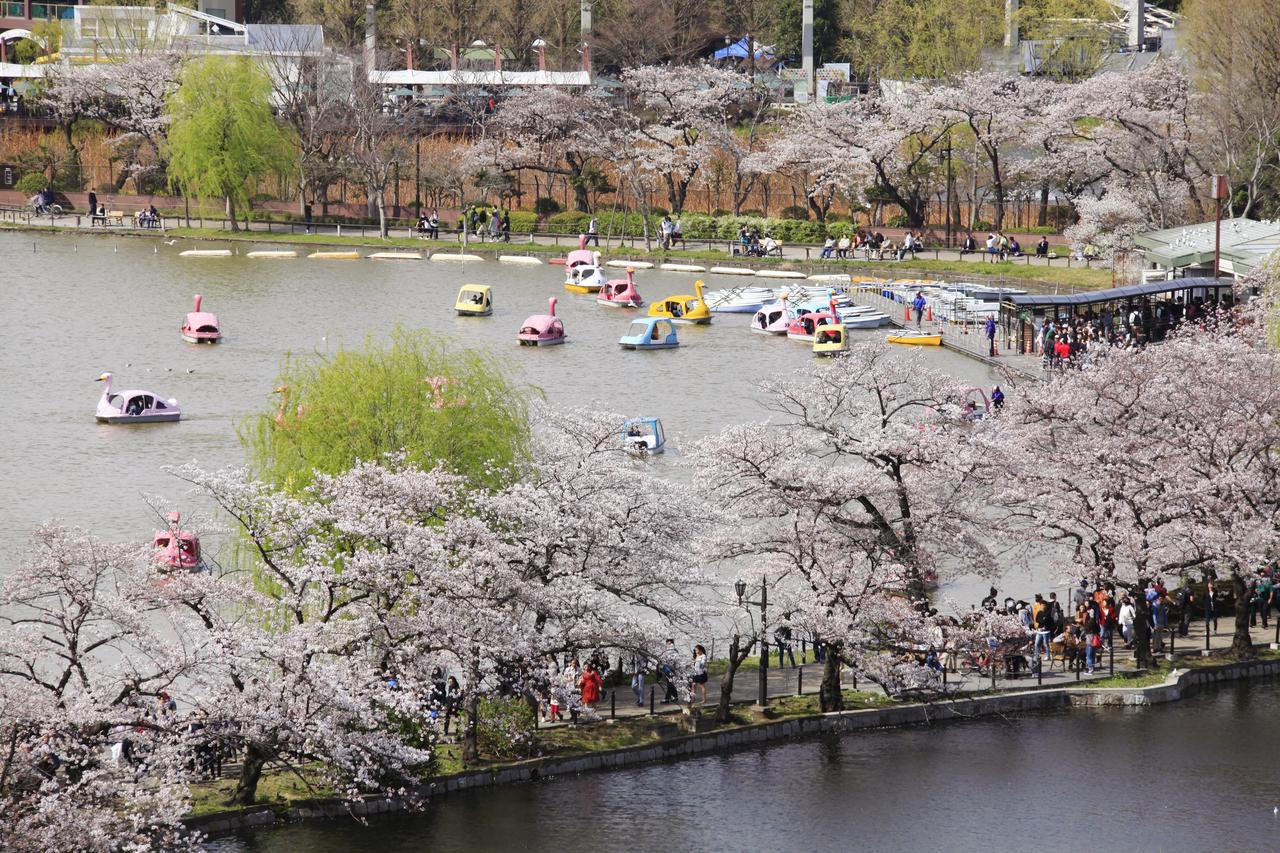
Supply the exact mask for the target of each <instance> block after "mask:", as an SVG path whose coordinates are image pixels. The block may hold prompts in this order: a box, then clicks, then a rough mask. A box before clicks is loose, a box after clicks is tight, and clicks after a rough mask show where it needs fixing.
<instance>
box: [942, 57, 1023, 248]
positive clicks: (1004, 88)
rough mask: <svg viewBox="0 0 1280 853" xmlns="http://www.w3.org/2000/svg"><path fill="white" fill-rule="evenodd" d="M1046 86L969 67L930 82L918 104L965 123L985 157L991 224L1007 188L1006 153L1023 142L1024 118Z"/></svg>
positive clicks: (998, 220)
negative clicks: (962, 72)
mask: <svg viewBox="0 0 1280 853" xmlns="http://www.w3.org/2000/svg"><path fill="white" fill-rule="evenodd" d="M1047 91H1048V90H1047V89H1046V88H1045V86H1044V85H1043V83H1042V81H1040V80H1037V79H1028V78H1023V77H1016V76H1009V75H1007V74H1003V73H1000V72H995V71H975V72H971V73H969V74H965V75H964V76H962V77H960V78H958V79H957V80H955V81H954V82H950V83H947V84H943V85H940V86H936V87H933V88H931V89H929V90H928V92H927V96H925V97H922V98H921V99H920V102H919V103H920V109H922V110H924V111H927V112H932V113H933V114H935V115H936V116H938V117H939V118H940V119H941V120H942V121H947V120H952V121H956V122H958V123H960V124H961V125H962V126H964V127H966V128H967V129H968V131H969V132H970V133H971V134H972V135H973V140H974V144H975V145H976V146H977V148H978V149H979V150H980V151H981V152H982V155H983V157H984V158H985V159H986V166H987V170H988V173H989V175H990V178H991V189H992V192H993V193H994V195H995V223H994V224H995V228H997V229H1000V228H1003V227H1004V215H1005V204H1006V201H1007V198H1008V194H1009V189H1010V180H1009V179H1010V172H1011V165H1012V164H1011V163H1010V162H1009V160H1010V158H1011V157H1012V156H1014V151H1015V149H1017V148H1018V146H1020V145H1022V144H1023V142H1024V141H1025V139H1024V133H1025V127H1026V124H1027V122H1028V117H1029V116H1030V115H1032V114H1034V113H1036V112H1037V111H1039V110H1040V109H1041V108H1042V106H1043V104H1044V100H1045V94H1046V92H1047Z"/></svg>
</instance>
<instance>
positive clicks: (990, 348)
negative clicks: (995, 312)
mask: <svg viewBox="0 0 1280 853" xmlns="http://www.w3.org/2000/svg"><path fill="white" fill-rule="evenodd" d="M916 325H919V323H916ZM986 331H987V355H989V356H990V357H991V358H995V357H996V318H995V317H988V318H987V329H986Z"/></svg>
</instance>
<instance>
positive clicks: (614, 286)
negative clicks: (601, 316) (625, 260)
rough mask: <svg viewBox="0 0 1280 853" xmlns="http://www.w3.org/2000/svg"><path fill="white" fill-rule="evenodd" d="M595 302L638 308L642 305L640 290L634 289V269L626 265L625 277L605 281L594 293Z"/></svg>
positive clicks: (611, 305)
mask: <svg viewBox="0 0 1280 853" xmlns="http://www.w3.org/2000/svg"><path fill="white" fill-rule="evenodd" d="M596 302H598V303H599V304H601V305H608V306H610V307H613V308H639V307H640V306H641V305H643V304H644V300H643V299H641V298H640V291H638V290H636V281H635V270H633V269H631V268H630V267H627V277H626V278H615V279H612V280H611V281H606V282H605V283H604V287H602V288H600V292H599V293H597V294H596Z"/></svg>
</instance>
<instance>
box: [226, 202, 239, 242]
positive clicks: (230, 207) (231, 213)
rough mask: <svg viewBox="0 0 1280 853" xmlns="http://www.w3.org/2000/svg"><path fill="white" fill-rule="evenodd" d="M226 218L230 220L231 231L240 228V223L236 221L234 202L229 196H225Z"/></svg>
mask: <svg viewBox="0 0 1280 853" xmlns="http://www.w3.org/2000/svg"><path fill="white" fill-rule="evenodd" d="M227 219H229V220H230V221H231V233H233V234H234V233H235V232H237V231H239V230H240V225H239V223H237V222H236V202H235V199H233V198H232V197H231V196H227Z"/></svg>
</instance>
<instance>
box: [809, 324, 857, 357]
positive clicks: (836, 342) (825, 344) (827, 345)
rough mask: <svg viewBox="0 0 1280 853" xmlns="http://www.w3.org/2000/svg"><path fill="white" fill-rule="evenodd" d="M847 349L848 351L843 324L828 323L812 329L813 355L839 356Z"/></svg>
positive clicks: (846, 336) (847, 340)
mask: <svg viewBox="0 0 1280 853" xmlns="http://www.w3.org/2000/svg"><path fill="white" fill-rule="evenodd" d="M847 349H849V336H848V334H847V333H846V332H845V328H844V325H843V324H841V323H830V322H828V323H823V324H821V325H820V326H818V327H817V328H816V329H814V334H813V354H814V355H839V354H840V353H842V352H844V351H846V350H847Z"/></svg>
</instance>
